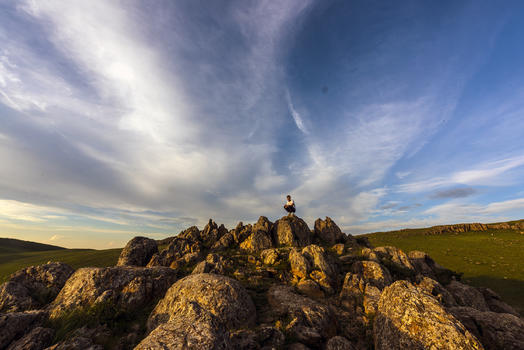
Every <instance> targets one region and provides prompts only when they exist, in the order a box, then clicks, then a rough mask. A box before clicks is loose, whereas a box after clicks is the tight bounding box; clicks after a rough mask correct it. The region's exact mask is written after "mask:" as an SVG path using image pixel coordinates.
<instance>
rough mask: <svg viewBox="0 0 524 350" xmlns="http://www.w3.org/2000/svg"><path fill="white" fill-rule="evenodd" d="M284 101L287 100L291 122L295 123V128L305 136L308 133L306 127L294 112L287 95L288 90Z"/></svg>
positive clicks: (289, 96) (289, 97)
mask: <svg viewBox="0 0 524 350" xmlns="http://www.w3.org/2000/svg"><path fill="white" fill-rule="evenodd" d="M286 99H287V105H288V108H289V113H291V116H292V117H293V120H294V121H295V124H296V125H297V128H298V129H299V130H300V131H302V132H303V133H304V134H306V135H307V134H309V131H308V130H307V128H306V126H305V125H304V121H303V120H302V117H301V116H300V114H299V113H298V112H297V111H296V110H295V106H293V102H292V101H291V95H290V94H289V90H286Z"/></svg>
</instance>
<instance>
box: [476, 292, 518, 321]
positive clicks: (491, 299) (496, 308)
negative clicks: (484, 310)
mask: <svg viewBox="0 0 524 350" xmlns="http://www.w3.org/2000/svg"><path fill="white" fill-rule="evenodd" d="M477 290H478V291H479V292H480V293H482V296H483V297H484V300H485V301H486V304H487V305H488V308H489V310H490V311H493V312H500V313H505V314H512V315H515V316H517V317H520V315H519V313H518V312H517V311H516V310H515V309H514V308H513V307H512V306H510V305H508V304H506V303H505V302H503V301H502V300H501V298H500V295H498V294H497V293H495V292H494V291H493V290H491V289H489V288H485V287H480V288H477Z"/></svg>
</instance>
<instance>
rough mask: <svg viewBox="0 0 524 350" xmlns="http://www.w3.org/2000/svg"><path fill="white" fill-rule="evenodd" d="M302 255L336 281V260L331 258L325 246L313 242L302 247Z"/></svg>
mask: <svg viewBox="0 0 524 350" xmlns="http://www.w3.org/2000/svg"><path fill="white" fill-rule="evenodd" d="M302 255H304V256H305V257H306V258H307V259H308V260H309V261H310V262H311V263H312V266H313V267H314V268H316V269H318V270H320V271H322V272H323V273H324V274H325V275H326V276H327V277H328V278H329V279H330V280H331V281H333V282H334V281H336V277H337V270H336V267H335V264H334V261H333V260H332V259H330V256H329V255H328V254H327V253H326V250H325V249H324V248H322V247H319V246H318V245H314V244H311V245H308V246H307V247H305V248H304V249H302Z"/></svg>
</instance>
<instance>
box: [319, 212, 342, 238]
mask: <svg viewBox="0 0 524 350" xmlns="http://www.w3.org/2000/svg"><path fill="white" fill-rule="evenodd" d="M314 234H315V238H316V239H317V240H318V241H320V242H322V243H325V244H329V245H333V244H335V243H339V242H342V241H343V240H344V234H343V233H342V231H341V230H340V228H339V227H338V226H337V224H335V222H334V221H333V220H331V218H330V217H327V216H326V220H322V219H320V218H318V219H317V220H316V221H315V230H314Z"/></svg>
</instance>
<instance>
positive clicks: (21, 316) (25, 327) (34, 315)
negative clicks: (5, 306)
mask: <svg viewBox="0 0 524 350" xmlns="http://www.w3.org/2000/svg"><path fill="white" fill-rule="evenodd" d="M46 316H47V314H46V313H45V311H26V312H11V313H8V314H0V330H1V331H0V349H5V348H7V347H8V346H9V344H11V343H12V342H13V341H14V340H17V339H19V338H21V337H22V336H24V335H25V334H26V333H28V332H29V331H30V330H31V329H32V328H34V327H37V326H39V325H40V324H41V323H42V321H43V320H44V319H45V317H46Z"/></svg>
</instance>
